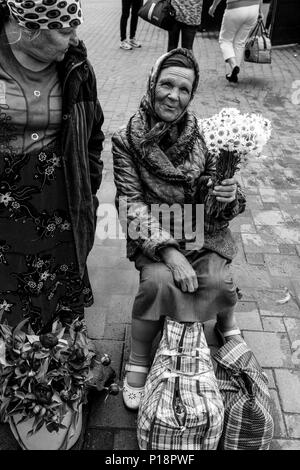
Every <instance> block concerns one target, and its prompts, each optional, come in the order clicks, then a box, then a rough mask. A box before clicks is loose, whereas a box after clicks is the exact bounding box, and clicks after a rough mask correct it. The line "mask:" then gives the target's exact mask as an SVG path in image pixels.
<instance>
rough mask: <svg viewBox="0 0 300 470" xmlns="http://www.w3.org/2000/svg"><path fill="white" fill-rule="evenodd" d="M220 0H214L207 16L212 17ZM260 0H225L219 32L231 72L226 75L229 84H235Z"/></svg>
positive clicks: (256, 16) (222, 48) (255, 19)
mask: <svg viewBox="0 0 300 470" xmlns="http://www.w3.org/2000/svg"><path fill="white" fill-rule="evenodd" d="M220 2H221V0H214V1H213V4H212V6H211V7H210V9H209V11H208V12H209V14H210V15H211V16H214V13H215V10H216V8H217V6H218V5H219V3H220ZM260 2H261V0H227V5H226V9H225V12H224V16H223V20H222V25H221V31H220V35H219V43H220V48H221V51H222V54H223V57H224V60H225V62H227V64H229V66H230V70H231V72H230V73H229V74H227V75H226V78H227V80H228V81H229V82H234V83H237V81H238V74H239V72H240V66H241V62H242V59H243V54H244V48H245V44H246V41H247V39H248V36H249V34H250V32H251V30H252V29H253V28H254V26H255V24H256V22H257V18H258V14H259V5H260Z"/></svg>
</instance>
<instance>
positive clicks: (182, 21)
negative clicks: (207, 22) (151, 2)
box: [168, 0, 203, 51]
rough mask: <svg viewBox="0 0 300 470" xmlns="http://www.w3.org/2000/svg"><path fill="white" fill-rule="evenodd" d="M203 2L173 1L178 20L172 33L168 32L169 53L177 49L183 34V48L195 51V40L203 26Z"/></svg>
mask: <svg viewBox="0 0 300 470" xmlns="http://www.w3.org/2000/svg"><path fill="white" fill-rule="evenodd" d="M202 3H203V0H171V4H172V6H173V7H174V9H175V12H176V19H175V20H174V26H173V28H172V30H171V31H168V51H171V50H172V49H176V48H177V47H178V43H179V36H180V33H181V47H183V48H185V49H190V50H192V49H193V44H194V39H195V35H196V32H197V29H198V27H199V25H200V24H201V15H202Z"/></svg>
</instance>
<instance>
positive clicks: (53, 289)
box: [0, 0, 104, 334]
mask: <svg viewBox="0 0 300 470" xmlns="http://www.w3.org/2000/svg"><path fill="white" fill-rule="evenodd" d="M82 21H83V17H82V9H81V4H80V1H78V0H76V2H75V1H74V0H66V1H64V2H59V1H58V2H56V1H51V2H50V1H48V2H46V1H45V0H33V1H30V2H23V3H20V1H18V0H8V1H2V2H1V5H0V84H1V86H0V90H1V98H0V321H1V322H3V321H7V322H8V323H9V324H10V325H11V326H16V325H17V324H18V323H20V322H21V321H22V320H24V319H29V322H30V325H31V327H32V329H33V331H34V332H35V334H41V333H42V332H48V331H51V327H52V324H53V321H54V320H56V319H58V320H60V321H61V322H62V323H63V324H66V323H71V322H72V321H73V320H75V319H76V318H80V319H82V318H83V316H84V307H85V306H89V305H91V304H92V303H93V296H92V291H91V287H90V283H89V279H88V273H87V268H86V260H87V256H88V254H89V251H90V250H91V248H92V246H93V242H94V233H95V212H96V208H97V205H98V200H97V197H96V192H97V190H98V188H99V186H100V183H101V175H102V166H103V163H102V161H101V151H102V143H103V140H104V135H103V132H102V130H101V127H102V124H103V113H102V110H101V106H100V104H99V101H98V98H97V85H96V79H95V74H94V71H93V68H92V66H91V65H90V63H89V61H88V58H87V52H86V48H85V46H84V44H83V42H82V41H80V40H79V39H78V37H77V27H78V26H79V25H80V24H81V23H82Z"/></svg>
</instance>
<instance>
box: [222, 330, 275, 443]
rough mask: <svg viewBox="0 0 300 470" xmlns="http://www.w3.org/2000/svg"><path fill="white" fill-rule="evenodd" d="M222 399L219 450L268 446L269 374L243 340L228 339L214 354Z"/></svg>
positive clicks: (270, 423) (271, 427) (270, 430)
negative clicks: (222, 413) (221, 431)
mask: <svg viewBox="0 0 300 470" xmlns="http://www.w3.org/2000/svg"><path fill="white" fill-rule="evenodd" d="M214 360H215V361H216V362H217V368H216V377H217V380H218V384H219V389H220V392H221V394H222V396H223V399H224V406H225V414H224V428H223V433H222V437H221V439H220V443H219V447H218V449H220V450H268V449H269V446H270V443H271V440H272V437H273V431H274V423H273V418H272V416H271V413H270V394H269V390H268V378H267V376H266V374H265V373H264V372H263V371H262V369H261V367H260V365H259V364H258V362H257V360H256V358H255V356H254V354H253V353H252V351H251V350H250V349H249V347H248V346H247V344H246V343H245V342H239V341H237V340H235V339H232V340H231V341H228V342H227V343H226V344H224V346H222V347H221V348H220V349H219V350H218V351H217V353H216V354H215V355H214Z"/></svg>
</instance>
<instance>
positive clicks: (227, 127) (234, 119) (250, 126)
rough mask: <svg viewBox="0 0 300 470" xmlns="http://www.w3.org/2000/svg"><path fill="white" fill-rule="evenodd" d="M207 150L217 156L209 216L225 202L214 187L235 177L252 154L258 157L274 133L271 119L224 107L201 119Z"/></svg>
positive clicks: (217, 211)
mask: <svg viewBox="0 0 300 470" xmlns="http://www.w3.org/2000/svg"><path fill="white" fill-rule="evenodd" d="M199 125H200V129H201V132H202V135H203V137H204V140H205V143H206V146H207V149H208V151H209V153H210V154H211V155H213V156H214V157H215V161H216V172H215V174H214V176H213V177H212V182H213V184H212V186H211V189H210V190H209V191H208V195H207V196H206V200H205V206H206V212H207V214H209V215H212V214H214V215H215V216H217V215H218V214H219V213H220V211H221V210H223V209H224V207H225V205H226V203H223V202H219V201H217V200H216V198H215V197H214V196H213V195H212V191H213V187H214V186H215V185H219V184H220V183H221V181H223V180H224V179H227V178H232V177H233V176H234V174H235V173H236V171H237V170H239V165H240V163H242V162H245V161H246V160H247V157H249V156H259V155H260V154H261V152H262V149H263V147H264V145H265V144H266V143H267V142H268V140H269V139H270V136H271V122H270V121H269V120H268V119H265V118H264V117H263V116H260V115H257V114H241V113H240V111H239V110H238V109H236V108H223V109H222V110H221V111H220V112H219V113H218V114H215V115H214V116H212V117H210V118H207V119H202V120H200V121H199Z"/></svg>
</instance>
